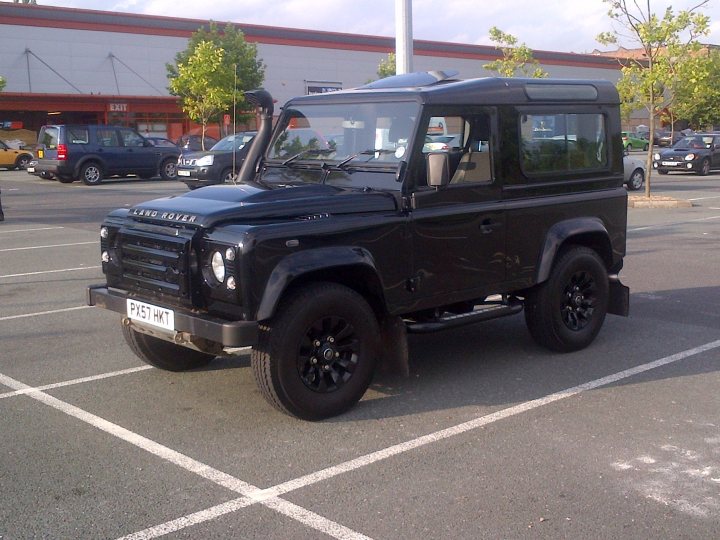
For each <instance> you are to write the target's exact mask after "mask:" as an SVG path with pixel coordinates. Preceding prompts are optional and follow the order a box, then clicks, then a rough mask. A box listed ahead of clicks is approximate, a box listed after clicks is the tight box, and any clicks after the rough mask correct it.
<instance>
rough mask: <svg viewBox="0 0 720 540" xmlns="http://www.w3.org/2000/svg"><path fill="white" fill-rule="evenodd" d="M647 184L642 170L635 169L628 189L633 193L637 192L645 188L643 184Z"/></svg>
mask: <svg viewBox="0 0 720 540" xmlns="http://www.w3.org/2000/svg"><path fill="white" fill-rule="evenodd" d="M644 183H645V173H644V172H643V170H642V169H635V170H634V171H633V172H632V174H631V175H630V179H629V180H628V183H627V187H628V189H629V190H631V191H637V190H638V189H640V188H641V187H643V184H644Z"/></svg>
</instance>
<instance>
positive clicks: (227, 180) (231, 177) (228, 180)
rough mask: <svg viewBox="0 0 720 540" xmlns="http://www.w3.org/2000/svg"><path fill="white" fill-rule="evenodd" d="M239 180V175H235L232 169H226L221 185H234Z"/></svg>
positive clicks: (221, 177) (221, 178)
mask: <svg viewBox="0 0 720 540" xmlns="http://www.w3.org/2000/svg"><path fill="white" fill-rule="evenodd" d="M236 178H237V174H233V172H232V169H225V170H224V171H223V172H222V174H221V175H220V183H221V184H232V183H233V182H234V181H235V179H236Z"/></svg>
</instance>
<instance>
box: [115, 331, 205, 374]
mask: <svg viewBox="0 0 720 540" xmlns="http://www.w3.org/2000/svg"><path fill="white" fill-rule="evenodd" d="M122 331H123V336H124V337H125V341H126V342H127V344H128V346H129V347H130V350H132V352H134V353H135V355H136V356H137V357H138V358H140V359H141V360H142V361H143V362H145V363H147V364H150V365H151V366H155V367H156V368H160V369H164V370H166V371H187V370H189V369H197V368H200V367H203V366H206V365H208V364H209V363H210V361H211V360H212V359H213V358H215V357H214V356H213V355H211V354H205V353H201V352H200V351H196V350H193V349H188V348H187V347H182V346H180V345H175V344H174V343H170V342H169V341H165V340H163V339H158V338H156V337H152V336H148V335H147V334H143V333H141V332H138V331H137V330H133V329H132V328H130V327H129V326H125V325H124V324H123V325H122Z"/></svg>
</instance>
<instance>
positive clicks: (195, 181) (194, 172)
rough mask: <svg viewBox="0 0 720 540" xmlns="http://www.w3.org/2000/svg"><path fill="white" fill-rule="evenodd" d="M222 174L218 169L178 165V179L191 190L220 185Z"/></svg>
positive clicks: (210, 166)
mask: <svg viewBox="0 0 720 540" xmlns="http://www.w3.org/2000/svg"><path fill="white" fill-rule="evenodd" d="M219 175H220V172H219V171H217V170H216V167H213V166H212V165H209V166H207V167H197V166H194V165H178V166H177V179H178V180H180V181H181V182H184V183H185V184H186V185H187V186H188V187H190V188H196V187H202V186H210V185H212V184H220V183H221V180H220V178H219Z"/></svg>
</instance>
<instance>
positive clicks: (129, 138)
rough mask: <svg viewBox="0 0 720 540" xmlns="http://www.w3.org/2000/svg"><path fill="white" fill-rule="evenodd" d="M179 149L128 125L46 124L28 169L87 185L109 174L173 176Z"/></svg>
mask: <svg viewBox="0 0 720 540" xmlns="http://www.w3.org/2000/svg"><path fill="white" fill-rule="evenodd" d="M179 154H180V151H179V150H178V149H177V148H168V147H162V146H154V145H153V144H152V143H151V142H149V141H148V140H147V139H145V137H143V136H142V135H140V134H139V133H138V132H137V131H135V130H134V129H131V128H127V127H122V126H105V125H96V124H79V125H67V124H59V125H49V126H43V127H42V128H40V133H39V134H38V149H37V160H36V161H37V163H32V165H29V166H28V168H27V171H28V173H30V174H34V175H37V176H42V177H45V178H57V179H58V180H59V181H60V182H63V183H69V182H73V181H75V180H82V181H83V182H84V183H85V184H87V185H89V186H93V185H97V184H100V183H101V182H102V181H103V178H107V177H110V176H128V175H131V174H135V175H137V176H139V177H140V178H153V177H155V176H161V177H162V178H163V179H165V180H169V179H173V178H175V168H176V166H177V158H178V155H179Z"/></svg>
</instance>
